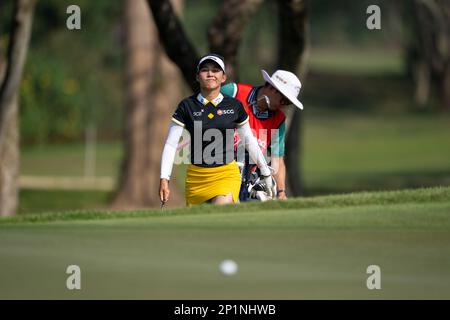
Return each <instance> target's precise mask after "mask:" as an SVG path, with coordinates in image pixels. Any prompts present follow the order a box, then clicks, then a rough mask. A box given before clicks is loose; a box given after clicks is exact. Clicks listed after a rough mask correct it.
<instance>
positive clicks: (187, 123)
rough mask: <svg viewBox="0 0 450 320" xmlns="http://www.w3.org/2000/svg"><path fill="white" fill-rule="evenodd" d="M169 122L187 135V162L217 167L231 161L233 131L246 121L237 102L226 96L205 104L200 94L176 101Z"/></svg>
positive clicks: (241, 107)
mask: <svg viewBox="0 0 450 320" xmlns="http://www.w3.org/2000/svg"><path fill="white" fill-rule="evenodd" d="M172 121H173V122H175V123H176V124H179V125H181V126H183V127H184V128H185V129H186V130H187V131H188V132H189V133H190V135H191V143H190V153H191V163H192V164H195V165H197V166H201V167H217V166H221V165H224V164H227V163H230V162H232V161H233V160H234V129H236V128H237V127H238V126H241V125H244V124H245V123H246V122H248V115H247V112H246V111H245V108H244V107H243V106H242V104H241V102H240V101H239V100H237V99H234V98H231V97H229V96H223V95H222V94H219V96H218V97H217V98H216V99H214V100H213V101H208V100H207V99H205V98H204V97H202V95H201V94H200V93H198V94H194V95H192V96H190V97H188V98H186V99H184V100H182V101H181V102H180V104H179V105H178V107H177V109H176V110H175V112H174V114H173V116H172Z"/></svg>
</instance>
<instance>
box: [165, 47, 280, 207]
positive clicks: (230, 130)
mask: <svg viewBox="0 0 450 320" xmlns="http://www.w3.org/2000/svg"><path fill="white" fill-rule="evenodd" d="M196 79H197V81H198V82H199V84H200V92H199V93H196V94H194V95H192V96H190V97H188V98H185V99H184V100H182V101H181V102H180V103H179V105H178V107H177V109H176V110H175V113H174V114H173V116H172V123H171V124H170V127H169V134H168V136H167V140H166V144H165V146H164V149H163V153H162V157H161V176H160V178H161V179H160V185H159V196H160V199H161V202H162V203H165V202H166V201H167V200H168V199H169V193H170V190H169V180H170V175H171V173H172V167H173V162H174V159H175V154H176V150H177V145H178V142H179V140H180V137H181V134H182V132H183V128H184V129H186V130H187V131H188V132H189V133H190V136H191V143H190V160H191V164H189V166H188V169H187V175H186V192H185V193H186V204H187V205H188V206H191V205H195V204H201V203H204V202H212V203H215V204H227V203H236V202H237V201H238V198H239V190H240V185H241V176H240V173H239V168H238V166H237V164H236V161H235V160H234V129H236V128H237V130H238V132H239V136H240V137H241V138H242V137H243V140H244V141H245V147H246V149H247V150H248V152H249V154H250V157H251V159H252V160H253V161H254V162H255V163H256V164H257V165H258V167H259V168H260V171H261V173H262V176H263V179H264V182H265V184H266V187H267V192H268V193H269V195H270V197H271V196H272V176H271V171H270V168H269V167H268V166H267V163H266V160H265V158H264V156H263V154H262V152H261V150H260V148H259V146H258V143H257V141H256V139H255V138H254V136H253V134H252V132H251V129H250V126H249V124H248V120H249V118H248V115H247V113H246V111H245V108H244V107H243V106H242V104H241V102H239V100H237V99H234V98H231V97H228V96H223V95H222V94H221V93H220V88H221V85H222V83H224V82H225V81H226V74H225V63H224V61H223V58H222V57H221V56H219V55H215V54H208V55H206V56H204V57H202V58H201V59H200V61H199V63H198V65H197V76H196Z"/></svg>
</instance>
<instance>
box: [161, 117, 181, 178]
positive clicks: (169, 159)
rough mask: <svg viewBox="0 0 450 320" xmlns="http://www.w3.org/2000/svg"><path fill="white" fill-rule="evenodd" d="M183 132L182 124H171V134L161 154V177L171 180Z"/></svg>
mask: <svg viewBox="0 0 450 320" xmlns="http://www.w3.org/2000/svg"><path fill="white" fill-rule="evenodd" d="M182 134H183V127H182V126H180V125H178V124H175V123H171V124H170V127H169V134H168V135H167V139H166V144H165V145H164V149H163V153H162V156H161V175H160V178H161V179H167V180H170V175H171V174H172V168H173V162H174V160H175V154H176V152H177V146H178V142H179V141H180V138H181V135H182Z"/></svg>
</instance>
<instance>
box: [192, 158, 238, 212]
mask: <svg viewBox="0 0 450 320" xmlns="http://www.w3.org/2000/svg"><path fill="white" fill-rule="evenodd" d="M240 188H241V175H240V173H239V167H238V165H237V164H236V161H233V162H230V163H229V164H225V165H223V166H219V167H213V168H205V167H199V166H196V165H193V164H190V165H189V166H188V168H187V174H186V205H188V206H192V205H195V204H201V203H204V202H206V201H208V200H210V199H212V198H214V197H216V196H220V195H223V196H225V195H227V194H229V193H230V192H231V194H232V195H233V202H234V203H236V202H237V201H238V199H239V191H240Z"/></svg>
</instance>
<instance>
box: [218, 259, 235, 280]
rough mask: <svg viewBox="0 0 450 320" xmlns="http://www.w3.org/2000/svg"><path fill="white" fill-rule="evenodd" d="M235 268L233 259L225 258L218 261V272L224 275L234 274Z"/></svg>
mask: <svg viewBox="0 0 450 320" xmlns="http://www.w3.org/2000/svg"><path fill="white" fill-rule="evenodd" d="M237 270H238V266H237V264H236V262H234V261H233V260H230V259H227V260H224V261H222V262H221V263H220V272H222V274H224V275H226V276H232V275H234V274H235V273H236V272H237Z"/></svg>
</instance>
